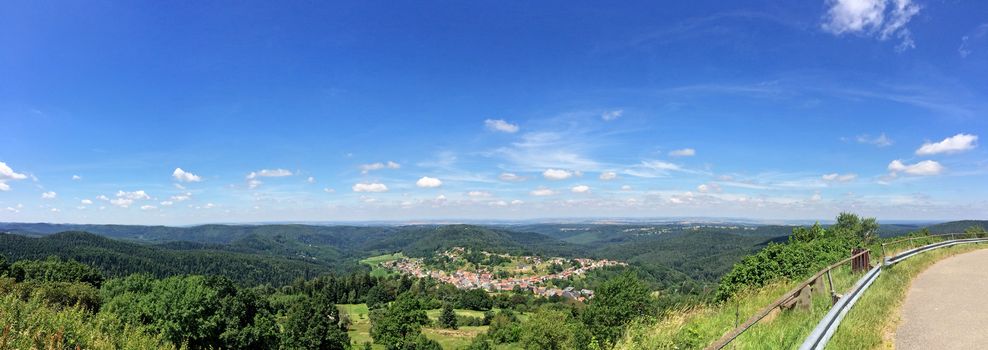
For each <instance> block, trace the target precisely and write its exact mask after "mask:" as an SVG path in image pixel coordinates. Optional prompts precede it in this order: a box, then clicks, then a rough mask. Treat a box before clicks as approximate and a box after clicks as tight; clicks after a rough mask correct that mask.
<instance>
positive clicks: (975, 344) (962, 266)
mask: <svg viewBox="0 0 988 350" xmlns="http://www.w3.org/2000/svg"><path fill="white" fill-rule="evenodd" d="M895 347H896V349H904V350H909V349H923V350H926V349H985V348H988V249H982V250H977V251H973V252H970V253H964V254H961V255H957V256H953V257H950V258H947V259H944V260H943V261H940V262H938V263H936V264H934V265H933V266H931V267H930V268H929V269H927V270H926V271H924V272H922V273H920V274H919V276H917V277H916V279H914V280H913V284H912V287H911V288H910V289H909V294H908V295H907V296H906V301H905V304H904V305H903V307H902V323H901V324H900V325H899V329H898V330H897V331H896V333H895Z"/></svg>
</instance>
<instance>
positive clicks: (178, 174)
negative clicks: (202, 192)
mask: <svg viewBox="0 0 988 350" xmlns="http://www.w3.org/2000/svg"><path fill="white" fill-rule="evenodd" d="M172 177H173V178H175V180H176V181H178V182H199V181H202V178H201V177H199V175H196V174H193V173H190V172H187V171H185V170H182V168H175V171H173V172H172Z"/></svg>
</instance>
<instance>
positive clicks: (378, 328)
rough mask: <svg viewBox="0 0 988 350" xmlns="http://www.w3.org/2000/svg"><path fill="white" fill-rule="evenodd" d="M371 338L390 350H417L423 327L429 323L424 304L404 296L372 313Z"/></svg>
mask: <svg viewBox="0 0 988 350" xmlns="http://www.w3.org/2000/svg"><path fill="white" fill-rule="evenodd" d="M370 317H371V322H373V325H372V326H371V337H372V338H374V342H375V343H378V344H383V345H384V346H385V347H387V348H389V349H409V348H415V347H416V346H417V345H416V344H418V343H419V342H420V340H419V336H420V335H421V328H422V325H424V324H427V323H428V322H429V317H428V316H426V314H425V310H424V308H423V307H422V304H421V303H420V302H419V300H418V299H417V298H415V297H414V296H411V295H410V294H402V295H401V296H399V297H398V299H397V300H395V301H394V303H392V304H391V305H390V306H388V307H386V308H380V309H376V310H373V311H371V314H370Z"/></svg>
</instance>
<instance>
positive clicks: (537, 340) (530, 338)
mask: <svg viewBox="0 0 988 350" xmlns="http://www.w3.org/2000/svg"><path fill="white" fill-rule="evenodd" d="M590 338H591V336H590V332H589V331H587V329H586V327H585V326H584V325H583V324H582V323H580V322H579V321H577V320H575V319H573V317H572V315H571V314H570V312H568V311H566V310H553V309H549V308H542V309H540V310H539V311H537V312H536V313H535V314H533V315H532V316H531V317H530V318H529V319H528V322H525V323H524V324H523V325H522V329H521V345H522V347H524V348H525V349H528V350H535V349H539V350H543V349H544V350H562V349H586V345H587V344H589V343H590Z"/></svg>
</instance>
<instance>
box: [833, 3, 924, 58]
mask: <svg viewBox="0 0 988 350" xmlns="http://www.w3.org/2000/svg"><path fill="white" fill-rule="evenodd" d="M826 3H827V6H828V7H829V9H828V10H827V14H826V15H825V16H824V23H823V24H822V27H823V29H824V30H825V31H828V32H830V33H833V34H834V35H842V34H845V33H852V34H858V35H863V36H873V37H876V38H878V39H879V40H887V39H889V38H898V39H899V40H900V43H899V45H897V46H896V50H899V51H902V50H905V49H910V48H914V47H915V44H914V43H913V39H912V33H910V31H909V28H906V24H908V23H909V20H911V19H912V17H913V16H915V15H917V14H919V10H920V6H919V5H917V4H915V3H913V2H912V0H827V1H826ZM890 5H891V6H890Z"/></svg>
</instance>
